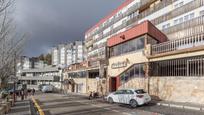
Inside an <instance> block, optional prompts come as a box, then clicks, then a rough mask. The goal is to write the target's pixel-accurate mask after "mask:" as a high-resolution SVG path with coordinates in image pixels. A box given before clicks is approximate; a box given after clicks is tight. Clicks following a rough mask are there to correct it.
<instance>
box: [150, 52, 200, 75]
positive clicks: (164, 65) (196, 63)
mask: <svg viewBox="0 0 204 115" xmlns="http://www.w3.org/2000/svg"><path fill="white" fill-rule="evenodd" d="M150 68H151V70H150V72H151V76H175V77H176V76H203V75H204V69H203V68H204V57H202V56H201V57H191V58H182V59H174V60H165V61H159V62H151V63H150Z"/></svg>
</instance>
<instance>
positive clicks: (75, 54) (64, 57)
mask: <svg viewBox="0 0 204 115" xmlns="http://www.w3.org/2000/svg"><path fill="white" fill-rule="evenodd" d="M84 59H85V50H84V43H83V42H82V41H75V42H73V43H67V44H59V45H58V46H57V47H53V48H52V65H56V66H59V65H63V66H69V65H71V64H74V63H80V62H82V61H84Z"/></svg>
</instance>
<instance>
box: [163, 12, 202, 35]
mask: <svg viewBox="0 0 204 115" xmlns="http://www.w3.org/2000/svg"><path fill="white" fill-rule="evenodd" d="M203 24H204V17H203V16H200V17H197V18H194V19H192V20H189V21H186V22H183V23H181V24H178V25H175V26H172V27H169V28H167V29H165V30H162V31H163V33H165V34H170V33H174V32H177V31H180V30H183V29H185V28H189V27H193V26H197V25H203Z"/></svg>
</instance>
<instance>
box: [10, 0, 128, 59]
mask: <svg viewBox="0 0 204 115" xmlns="http://www.w3.org/2000/svg"><path fill="white" fill-rule="evenodd" d="M122 2H124V0H16V3H15V13H14V20H15V22H16V25H17V30H18V31H20V32H23V33H26V35H27V37H28V39H27V42H26V45H25V48H24V49H25V50H24V53H23V55H26V56H30V57H32V56H38V55H40V54H42V53H48V52H50V50H51V48H52V47H53V46H55V45H57V44H60V43H66V42H73V41H75V40H84V34H85V32H86V31H87V30H88V29H89V28H91V27H92V26H93V25H94V24H96V23H97V22H98V21H99V20H100V19H102V18H103V17H105V16H106V15H108V14H109V13H110V12H111V11H112V10H114V9H115V8H117V7H118V6H119V5H120V4H121V3H122Z"/></svg>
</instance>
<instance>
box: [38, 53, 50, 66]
mask: <svg viewBox="0 0 204 115" xmlns="http://www.w3.org/2000/svg"><path fill="white" fill-rule="evenodd" d="M38 59H39V60H42V61H44V63H46V64H48V65H51V62H52V55H51V54H49V53H48V54H41V55H40V56H39V57H38Z"/></svg>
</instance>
